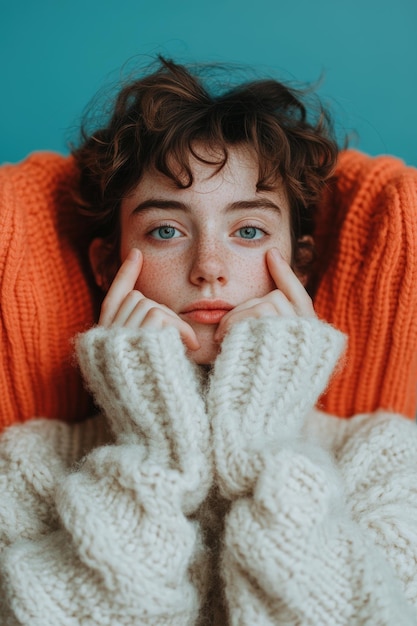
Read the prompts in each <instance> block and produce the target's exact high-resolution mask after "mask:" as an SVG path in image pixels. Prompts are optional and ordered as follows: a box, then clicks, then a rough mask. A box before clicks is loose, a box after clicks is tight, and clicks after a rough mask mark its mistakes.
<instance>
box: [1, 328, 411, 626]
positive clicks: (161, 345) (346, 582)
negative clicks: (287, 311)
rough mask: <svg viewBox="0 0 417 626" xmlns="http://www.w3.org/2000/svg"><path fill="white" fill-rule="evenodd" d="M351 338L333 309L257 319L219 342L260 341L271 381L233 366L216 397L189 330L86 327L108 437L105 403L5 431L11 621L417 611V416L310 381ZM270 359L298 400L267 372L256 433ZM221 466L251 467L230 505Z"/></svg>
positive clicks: (389, 618) (321, 619)
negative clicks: (331, 398)
mask: <svg viewBox="0 0 417 626" xmlns="http://www.w3.org/2000/svg"><path fill="white" fill-rule="evenodd" d="M278 335H279V336H280V343H279V345H280V351H279V355H280V356H279V357H276V358H274V359H273V360H271V358H270V349H268V346H269V345H270V344H271V342H272V340H276V339H277V337H278ZM312 336H313V337H314V336H317V338H313V339H311V337H312ZM295 337H297V341H295V340H294V338H295ZM228 340H230V341H228ZM300 345H301V347H300ZM341 345H342V338H341V336H340V333H339V332H338V331H335V330H334V329H333V328H330V327H328V326H327V325H325V324H323V323H322V322H318V321H317V320H287V319H273V320H251V321H250V322H249V323H245V322H242V323H240V324H238V325H236V326H235V327H233V329H232V330H231V332H230V333H229V335H228V336H227V337H226V340H225V342H224V344H223V348H222V353H221V355H220V357H219V358H221V359H224V363H227V362H229V361H230V359H234V358H237V363H238V362H239V360H240V359H241V360H242V361H244V360H245V359H246V358H247V352H248V350H249V351H250V352H251V359H250V361H251V363H250V366H251V380H252V381H253V382H252V385H251V386H250V387H249V388H248V380H247V376H246V372H245V368H237V370H236V375H235V377H234V380H233V387H232V389H230V388H229V385H228V384H226V383H225V382H224V381H223V380H222V379H221V377H220V376H219V374H220V372H221V368H220V369H219V370H218V372H217V373H216V371H214V373H213V374H211V376H212V379H211V380H210V384H209V389H208V397H207V409H205V407H204V390H203V388H202V387H201V386H200V382H199V380H198V379H197V376H196V371H195V369H194V367H193V366H192V365H191V363H190V362H188V361H187V359H186V356H185V351H184V348H183V346H182V343H181V341H180V338H179V335H178V333H177V332H176V331H175V330H174V329H164V330H162V331H160V332H150V331H148V332H145V331H140V332H138V333H134V332H131V331H126V330H123V329H116V330H115V329H111V330H105V329H101V328H99V329H96V328H94V329H92V330H90V331H89V332H87V333H86V334H84V335H82V336H81V337H80V338H79V339H78V342H77V346H78V353H79V356H80V360H81V365H82V369H83V372H84V374H85V376H86V379H87V380H88V382H89V385H90V387H91V389H92V391H93V393H94V394H95V396H96V399H97V402H98V403H99V404H100V405H101V406H103V408H104V409H105V411H106V413H107V420H108V422H109V424H110V426H111V430H112V433H113V434H112V436H111V437H110V438H109V440H108V441H107V445H105V446H102V445H100V444H101V443H102V442H103V441H104V440H105V433H104V431H103V422H102V421H98V422H96V428H95V427H94V422H95V421H96V420H90V421H87V422H84V423H82V424H77V425H75V426H74V425H68V424H63V423H60V422H57V421H55V420H46V419H43V420H32V421H29V422H28V423H27V424H24V425H20V426H14V427H11V428H10V429H8V430H7V431H6V432H5V433H4V434H3V435H2V436H1V437H0V488H1V493H2V498H1V500H0V529H1V533H0V624H1V626H49V625H51V626H52V625H53V626H55V625H56V624H62V626H79V624H83V625H85V626H99V625H100V626H101V625H103V624H104V625H106V624H108V625H110V624H111V625H114V624H121V625H129V626H135V625H136V624H143V625H145V626H146V625H148V624H152V625H154V626H157V625H158V626H159V625H161V626H162V625H170V626H171V625H172V626H173V625H175V626H186V625H190V626H191V625H198V626H203V625H204V626H208V625H211V626H218V625H219V624H224V625H225V626H226V625H227V624H230V625H238V624H239V625H240V626H242V625H246V624H247V625H248V626H249V625H250V626H254V625H255V626H256V625H260V626H268V625H274V626H279V625H284V624H285V625H286V626H317V624H320V625H321V626H335V625H336V626H339V625H340V626H365V624H366V625H367V626H368V625H370V626H374V625H375V626H392V624H399V625H400V626H415V624H416V623H417V585H416V582H415V571H416V567H417V527H416V524H415V519H417V488H416V481H415V475H416V455H415V450H416V448H417V428H416V425H415V424H414V423H412V422H411V421H407V420H405V419H403V418H401V417H399V416H395V415H389V414H387V413H383V412H380V413H378V414H375V415H369V414H367V415H362V416H357V417H354V418H352V419H351V420H340V419H336V418H334V417H331V416H328V415H326V414H324V413H317V412H313V413H311V412H310V411H309V408H310V409H311V407H313V405H314V404H315V402H316V400H317V398H316V397H315V395H314V394H313V393H311V394H310V395H309V396H308V398H307V399H306V398H305V389H306V388H309V385H308V384H306V383H309V382H311V381H313V387H314V388H315V393H316V394H318V393H321V391H322V388H323V385H325V379H326V372H325V371H324V369H323V368H324V367H327V366H324V365H323V363H324V362H327V361H328V358H326V357H328V356H329V355H330V356H331V358H332V360H333V362H334V361H335V359H336V358H337V355H338V353H339V351H340V348H341ZM236 351H238V355H237V357H236ZM229 352H230V354H229ZM166 355H169V356H168V357H167V356H166ZM266 362H267V363H268V364H269V367H270V368H272V369H273V370H274V373H275V377H276V380H277V381H278V384H279V385H283V384H285V385H286V389H285V390H284V395H285V396H286V400H285V402H281V403H280V399H279V397H277V395H276V393H275V390H274V388H273V386H272V385H266V386H265V389H266V392H267V395H268V398H267V399H266V400H265V401H264V402H263V403H262V405H261V406H260V412H261V415H260V418H261V419H260V421H261V425H262V426H261V429H263V433H261V432H259V431H258V432H257V433H255V434H256V437H255V439H256V445H251V444H250V445H248V441H249V442H250V441H251V439H252V438H253V433H254V430H253V428H254V425H253V422H252V418H253V415H254V405H253V402H252V401H251V398H252V393H251V392H253V395H254V397H256V396H257V389H258V388H259V386H260V385H261V384H263V381H265V378H267V380H268V379H269V373H267V372H266V369H265V368H266V365H265V363H266ZM219 363H220V362H219ZM220 365H221V363H220ZM215 368H216V366H215ZM120 372H123V375H121V374H120ZM236 389H241V390H242V393H243V394H244V400H245V401H244V402H241V403H240V405H239V407H240V408H239V411H236V410H235V409H236V405H237V402H238V394H236ZM266 407H269V408H266ZM274 408H275V409H276V410H275V411H274V410H273V409H274ZM209 423H210V424H211V431H210V428H209ZM95 432H96V437H95V438H94V433H95ZM280 432H281V433H282V437H280V436H279V433H280ZM220 436H224V437H225V443H224V444H223V446H222V449H221V451H217V450H216V454H215V455H213V454H212V452H211V450H212V445H213V443H214V442H217V443H218V441H219V437H220ZM270 438H274V439H275V440H276V441H275V443H274V445H273V446H271V445H270ZM82 442H84V443H82ZM86 445H87V446H90V447H91V448H92V449H91V451H90V452H88V451H86V450H85V448H84V449H83V446H86ZM230 448H232V450H230ZM241 450H243V452H241ZM260 450H261V451H263V456H262V459H263V460H262V464H260V466H259V471H258V472H255V473H252V474H251V476H250V483H249V482H248V472H247V470H246V466H249V467H258V464H257V463H256V462H253V461H252V459H251V457H252V456H255V457H256V456H258V458H259V454H258V453H259V451H260ZM235 451H237V454H238V455H239V454H241V458H242V459H243V460H244V463H242V476H241V477H239V476H238V467H237V466H234V467H233V474H234V476H235V477H236V478H235V479H234V480H233V483H231V482H229V481H228V480H227V477H226V480H219V477H221V476H226V474H227V471H228V469H227V468H229V467H230V464H229V462H228V461H227V459H229V458H233V456H234V453H235ZM85 452H87V454H86V456H85V457H84V458H83V459H80V457H81V455H82V454H83V453H85ZM223 457H224V458H223ZM213 461H214V474H213V472H212V463H213ZM225 468H226V469H225ZM212 481H214V482H213V488H212V489H211V490H210V492H209V491H208V490H209V487H210V485H211V484H212ZM222 482H223V483H224V484H226V486H228V485H229V484H232V486H233V485H234V484H237V485H241V484H243V485H245V489H244V490H243V489H242V490H241V493H237V490H235V489H233V488H230V489H228V491H227V497H228V499H229V502H228V506H226V507H224V505H223V504H224V501H223V500H221V498H220V497H219V495H218V488H219V486H221V484H222ZM243 491H244V493H243ZM222 503H223V504H222ZM209 509H212V510H213V511H217V512H218V511H223V513H222V514H223V525H224V528H225V530H224V535H223V537H222V540H220V539H221V538H220V536H219V537H218V541H217V544H218V548H216V550H214V555H217V551H219V552H220V555H219V558H213V553H211V549H209V548H208V547H206V544H205V536H206V532H205V529H206V528H207V526H208V525H210V523H211V521H210V520H209V519H207V517H209V516H208V510H209ZM221 526H222V525H220V528H221ZM220 574H221V576H220ZM210 586H212V589H211V590H210V596H209V597H210V598H211V600H212V601H211V603H210V604H208V603H205V598H206V597H207V596H206V593H208V589H209V587H210ZM201 607H203V610H201Z"/></svg>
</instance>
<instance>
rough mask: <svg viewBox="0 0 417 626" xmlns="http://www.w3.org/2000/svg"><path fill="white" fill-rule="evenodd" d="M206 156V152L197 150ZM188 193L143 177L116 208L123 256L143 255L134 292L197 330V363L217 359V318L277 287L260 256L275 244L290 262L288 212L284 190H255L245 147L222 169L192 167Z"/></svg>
mask: <svg viewBox="0 0 417 626" xmlns="http://www.w3.org/2000/svg"><path fill="white" fill-rule="evenodd" d="M202 154H203V156H204V153H202ZM191 166H192V171H193V175H194V182H193V185H192V186H191V187H190V188H189V189H178V188H177V187H176V186H175V184H174V183H173V182H172V181H171V180H170V179H168V178H167V177H165V176H163V175H162V174H160V173H154V172H148V173H145V174H144V176H143V177H142V178H141V180H140V182H139V184H138V186H137V188H136V189H135V190H134V191H133V193H131V195H129V196H128V197H126V198H125V199H124V200H123V201H122V204H121V258H122V259H124V258H125V257H126V255H127V254H128V252H129V250H130V249H131V248H132V247H136V248H139V249H140V250H141V252H142V253H143V257H144V260H143V267H142V271H141V273H140V276H139V278H138V281H137V284H136V289H138V290H139V291H141V292H142V293H143V294H144V295H145V296H146V297H147V298H150V299H151V300H155V301H156V302H158V303H160V304H164V305H166V306H168V307H169V308H170V309H172V310H173V311H174V312H175V313H176V314H178V315H179V316H180V317H181V318H182V319H183V320H185V321H186V322H187V323H188V324H190V326H192V328H193V329H194V331H195V333H196V335H197V338H198V339H199V342H200V345H201V348H200V349H199V350H198V351H196V352H193V353H192V354H190V356H191V357H192V358H193V359H194V360H195V361H196V362H197V363H211V362H213V361H214V359H215V357H216V355H217V353H218V349H219V346H218V344H217V343H215V342H214V339H213V337H214V333H215V331H216V329H217V326H218V323H219V321H220V320H221V318H222V316H223V315H224V314H225V313H226V312H227V311H228V310H230V309H231V308H233V307H235V306H236V305H238V304H240V303H242V302H245V301H247V300H249V299H252V298H260V297H262V296H265V295H266V294H267V293H269V292H270V291H271V290H272V289H275V288H276V286H275V284H274V282H273V280H272V278H271V276H270V274H269V272H268V269H267V265H266V260H265V254H266V252H267V250H269V249H270V248H272V247H276V248H278V249H279V250H280V252H281V254H282V255H283V257H284V258H285V259H286V260H287V261H288V262H290V261H291V231H290V209H289V204H288V200H287V198H286V194H285V192H284V190H283V188H282V187H281V186H277V188H276V189H275V190H273V191H268V192H265V191H257V188H256V183H257V180H258V165H257V161H256V159H255V158H254V157H253V155H252V154H251V153H250V152H249V150H248V149H247V148H242V147H240V148H233V149H231V150H230V153H229V159H228V162H227V164H226V166H225V167H224V168H223V169H222V170H221V171H220V172H218V173H217V174H214V175H213V173H214V170H215V168H214V167H213V166H210V165H204V164H202V163H200V162H199V161H198V160H193V161H192V162H191Z"/></svg>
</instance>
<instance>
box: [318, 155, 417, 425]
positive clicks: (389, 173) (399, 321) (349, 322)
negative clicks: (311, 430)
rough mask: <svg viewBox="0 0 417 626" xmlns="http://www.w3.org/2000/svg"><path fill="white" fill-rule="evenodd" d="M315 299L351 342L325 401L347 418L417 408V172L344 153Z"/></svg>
mask: <svg viewBox="0 0 417 626" xmlns="http://www.w3.org/2000/svg"><path fill="white" fill-rule="evenodd" d="M315 239H316V244H317V252H318V258H319V260H320V264H319V267H318V268H317V274H316V275H315V276H314V283H315V286H313V297H314V305H315V309H316V311H317V313H318V315H319V316H320V317H321V318H322V319H324V320H326V321H328V322H330V323H331V324H333V325H334V326H336V327H337V328H339V329H340V330H341V331H342V332H344V333H346V334H347V335H348V337H349V344H348V353H347V359H346V366H345V368H344V370H343V372H340V375H339V376H336V377H335V379H334V380H333V381H332V386H331V388H330V389H329V392H328V394H327V395H326V396H325V397H324V398H323V399H322V407H323V409H324V410H326V411H328V412H330V413H335V414H336V415H340V416H351V415H354V414H355V413H361V412H366V411H373V410H375V409H377V408H379V407H380V408H385V409H388V410H392V411H396V412H399V413H401V414H403V415H406V416H408V417H411V418H413V417H415V415H416V407H417V400H416V399H417V289H416V285H417V170H416V169H414V168H412V167H406V166H405V165H404V163H403V162H402V161H400V160H398V159H395V158H393V157H387V156H384V157H377V158H370V157H368V156H366V155H364V154H361V153H359V152H355V151H352V150H347V151H345V152H342V153H341V155H340V160H339V164H338V168H337V172H336V177H335V181H334V184H333V185H331V186H330V187H329V188H328V190H327V193H326V194H325V195H324V197H323V198H322V201H321V204H320V205H319V206H318V211H317V217H316V234H315Z"/></svg>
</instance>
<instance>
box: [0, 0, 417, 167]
mask: <svg viewBox="0 0 417 626" xmlns="http://www.w3.org/2000/svg"><path fill="white" fill-rule="evenodd" d="M2 3H3V4H2V5H1V8H0V50H1V58H2V70H1V83H0V96H1V97H0V138H1V140H0V162H3V161H8V162H15V161H18V160H20V159H22V158H23V157H24V156H25V155H26V154H28V153H29V152H31V151H33V150H39V149H42V150H44V149H48V150H56V151H59V152H64V153H65V152H67V150H68V148H67V142H68V140H71V139H74V138H76V136H77V135H76V128H77V125H78V123H79V120H80V116H81V114H82V112H83V110H84V108H85V106H86V104H87V103H88V102H89V100H90V99H91V98H92V96H93V95H94V94H95V92H96V91H97V90H98V89H99V88H101V87H102V86H103V85H108V84H110V83H111V82H112V81H115V80H117V78H118V76H119V68H120V67H121V66H122V65H123V64H124V63H125V62H126V61H128V60H129V59H132V57H137V56H138V57H139V61H140V62H141V63H143V61H144V60H146V59H147V58H149V59H150V58H151V57H152V56H153V55H155V54H156V53H158V52H162V53H164V54H166V55H167V56H171V57H174V58H175V59H177V60H179V61H185V62H188V61H190V62H200V61H202V62H213V61H214V62H231V63H239V64H242V63H243V64H249V65H251V66H254V67H255V68H256V70H257V71H258V73H261V74H265V73H266V74H273V75H275V76H276V77H278V78H283V79H290V80H295V79H297V80H299V81H309V82H310V81H316V80H317V79H318V78H320V76H323V80H322V82H321V86H320V88H319V94H320V95H321V96H322V98H324V99H325V101H326V102H327V103H328V104H329V105H330V107H331V109H332V111H333V115H334V117H335V119H336V122H337V124H336V126H337V130H338V133H339V135H340V136H341V135H342V134H343V132H347V133H352V132H353V131H355V132H356V133H357V135H358V137H357V139H356V140H352V142H351V145H352V146H354V147H357V148H359V149H361V150H363V151H365V152H368V153H370V154H381V153H388V154H395V155H397V156H399V157H401V158H403V159H404V160H405V161H406V162H408V163H409V164H411V165H417V123H416V111H417V105H416V103H417V69H416V68H417V1H416V0H395V1H387V0H361V1H360V0H345V1H343V2H340V1H337V0H333V1H331V0H287V1H286V2H283V1H281V0H252V1H251V2H249V1H246V0H241V1H240V2H239V1H238V0H206V1H205V2H199V1H198V0H194V1H181V0H177V1H176V2H170V1H168V0H154V1H151V0H148V1H147V2H143V1H140V0H135V1H134V0H119V1H116V0H91V1H89V0H72V1H71V2H65V1H64V2H63V1H61V2H59V1H58V0H37V1H36V2H35V1H34V0H33V1H30V0H26V2H24V1H22V0H13V2H11V1H10V2H8V3H7V4H5V3H4V0H2ZM131 65H132V61H131V62H130V63H129V67H130V66H131Z"/></svg>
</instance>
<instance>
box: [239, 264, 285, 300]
mask: <svg viewBox="0 0 417 626" xmlns="http://www.w3.org/2000/svg"><path fill="white" fill-rule="evenodd" d="M230 279H232V280H233V279H234V280H235V283H236V284H237V285H241V286H242V295H245V299H250V298H259V297H262V296H265V295H266V294H267V293H269V292H270V291H272V289H275V283H274V281H273V280H272V277H271V275H270V273H269V270H268V267H267V264H266V259H265V256H264V255H262V256H261V257H260V258H257V259H256V258H253V259H250V262H249V263H248V260H247V259H245V260H240V261H238V262H236V263H235V264H234V271H233V276H232V275H231V276H230ZM243 292H244V293H243Z"/></svg>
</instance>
